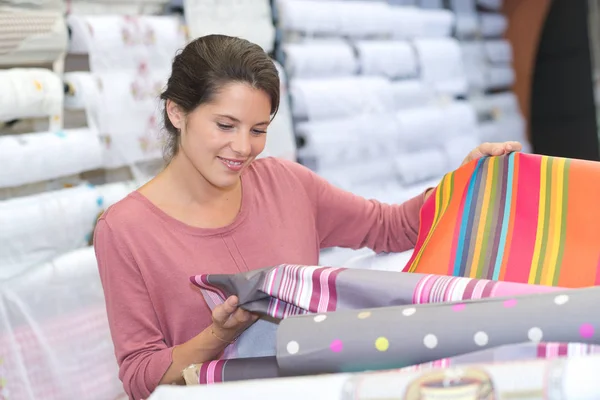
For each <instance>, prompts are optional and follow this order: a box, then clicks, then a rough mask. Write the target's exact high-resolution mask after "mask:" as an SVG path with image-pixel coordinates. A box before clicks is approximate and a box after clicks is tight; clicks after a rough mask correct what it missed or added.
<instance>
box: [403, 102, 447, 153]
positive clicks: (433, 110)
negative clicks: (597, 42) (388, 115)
mask: <svg viewBox="0 0 600 400" xmlns="http://www.w3.org/2000/svg"><path fill="white" fill-rule="evenodd" d="M396 119H397V121H398V123H399V125H400V126H399V131H400V137H399V139H398V140H399V144H400V146H402V147H403V149H404V150H405V151H404V152H409V151H418V150H422V149H427V148H429V147H431V146H432V145H435V144H436V143H440V142H442V141H443V140H445V136H446V132H445V130H446V126H445V125H444V119H443V112H442V110H441V108H440V107H433V106H431V107H420V108H411V109H406V110H401V111H399V112H397V113H396Z"/></svg>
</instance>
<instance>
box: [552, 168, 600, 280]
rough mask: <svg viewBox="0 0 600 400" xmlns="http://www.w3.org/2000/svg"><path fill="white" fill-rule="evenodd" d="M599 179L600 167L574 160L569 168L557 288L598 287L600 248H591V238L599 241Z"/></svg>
mask: <svg viewBox="0 0 600 400" xmlns="http://www.w3.org/2000/svg"><path fill="white" fill-rule="evenodd" d="M598 176H600V163H594V162H589V161H581V160H576V161H575V160H573V162H572V163H571V165H570V168H569V178H568V179H569V197H568V198H567V199H566V200H567V201H568V208H567V219H566V227H565V228H566V229H567V232H566V235H565V243H564V246H565V251H564V256H563V262H562V268H561V270H560V278H559V279H558V286H562V287H568V288H579V287H587V286H593V285H594V283H595V282H594V278H595V276H596V269H597V264H598V246H590V238H594V239H598V238H600V207H598V200H599V199H600V185H598V184H594V182H595V179H597V177H598ZM582 239H583V241H582Z"/></svg>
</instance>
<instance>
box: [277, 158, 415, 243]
mask: <svg viewBox="0 0 600 400" xmlns="http://www.w3.org/2000/svg"><path fill="white" fill-rule="evenodd" d="M286 166H287V167H288V168H289V169H290V170H291V171H292V173H293V174H294V175H295V176H296V177H297V178H298V179H299V180H300V181H301V182H302V184H303V186H304V187H305V189H306V192H307V194H308V196H309V198H310V200H311V202H312V203H313V207H314V210H315V217H316V225H317V230H318V234H319V239H320V245H321V248H327V247H346V248H352V249H359V248H362V247H368V248H370V249H372V250H374V251H375V252H377V253H380V252H401V251H406V250H410V249H412V248H414V246H415V243H416V241H417V236H418V232H419V224H420V210H421V207H422V206H423V204H424V201H425V193H422V194H420V195H419V196H417V197H414V198H412V199H410V200H408V201H406V202H405V203H403V204H399V205H389V204H383V203H380V202H378V201H376V200H367V199H365V198H362V197H360V196H357V195H354V194H352V193H349V192H347V191H344V190H342V189H339V188H337V187H335V186H333V185H331V184H330V183H328V182H327V181H326V180H325V179H323V178H322V177H320V176H318V175H317V174H315V173H314V172H312V171H310V170H309V169H308V168H306V167H304V166H301V165H299V164H293V163H286Z"/></svg>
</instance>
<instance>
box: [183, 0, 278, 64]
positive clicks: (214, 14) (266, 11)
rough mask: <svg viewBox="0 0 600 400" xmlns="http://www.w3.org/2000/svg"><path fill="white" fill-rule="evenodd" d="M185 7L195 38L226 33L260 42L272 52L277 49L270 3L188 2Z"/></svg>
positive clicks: (255, 0)
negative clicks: (275, 47)
mask: <svg viewBox="0 0 600 400" xmlns="http://www.w3.org/2000/svg"><path fill="white" fill-rule="evenodd" d="M183 8H184V14H185V21H186V25H187V27H188V30H189V35H190V37H191V38H194V39H195V38H198V37H200V36H205V35H209V34H224V35H228V36H235V37H240V38H243V39H246V40H249V41H250V42H252V43H256V44H257V45H259V46H261V47H262V48H263V49H264V50H265V51H266V52H268V53H270V52H272V51H273V49H274V45H275V27H274V26H273V22H272V13H271V5H270V2H269V0H221V1H217V0H185V1H184V7H183Z"/></svg>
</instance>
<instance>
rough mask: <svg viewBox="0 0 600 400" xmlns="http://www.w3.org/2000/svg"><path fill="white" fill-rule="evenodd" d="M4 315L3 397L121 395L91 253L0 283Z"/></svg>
mask: <svg viewBox="0 0 600 400" xmlns="http://www.w3.org/2000/svg"><path fill="white" fill-rule="evenodd" d="M55 219H58V218H55ZM63 230H64V228H63ZM0 267H1V265H0ZM0 310H2V312H0V359H2V361H3V362H2V365H1V366H0V370H1V371H2V378H3V379H2V381H3V385H2V390H3V393H9V396H10V398H11V399H28V400H29V399H42V398H43V399H48V400H62V399H84V398H85V399H90V400H100V399H116V398H118V397H119V396H121V395H122V393H123V388H122V384H121V382H120V381H119V379H118V367H117V364H116V363H115V358H114V347H113V343H112V340H111V336H110V331H109V327H108V320H107V316H106V309H105V305H104V295H103V291H102V285H101V282H100V277H99V275H98V267H97V263H96V257H95V254H94V250H93V249H92V248H85V249H82V250H78V251H75V252H71V253H68V254H65V255H63V256H60V257H58V258H56V259H54V260H52V261H49V262H47V263H43V264H39V265H36V266H35V267H33V268H31V269H30V270H28V271H27V272H25V273H23V274H21V275H19V276H17V277H14V278H13V279H10V280H8V281H5V282H0ZM65 377H69V378H68V379H65ZM73 382H76V384H73Z"/></svg>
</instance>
